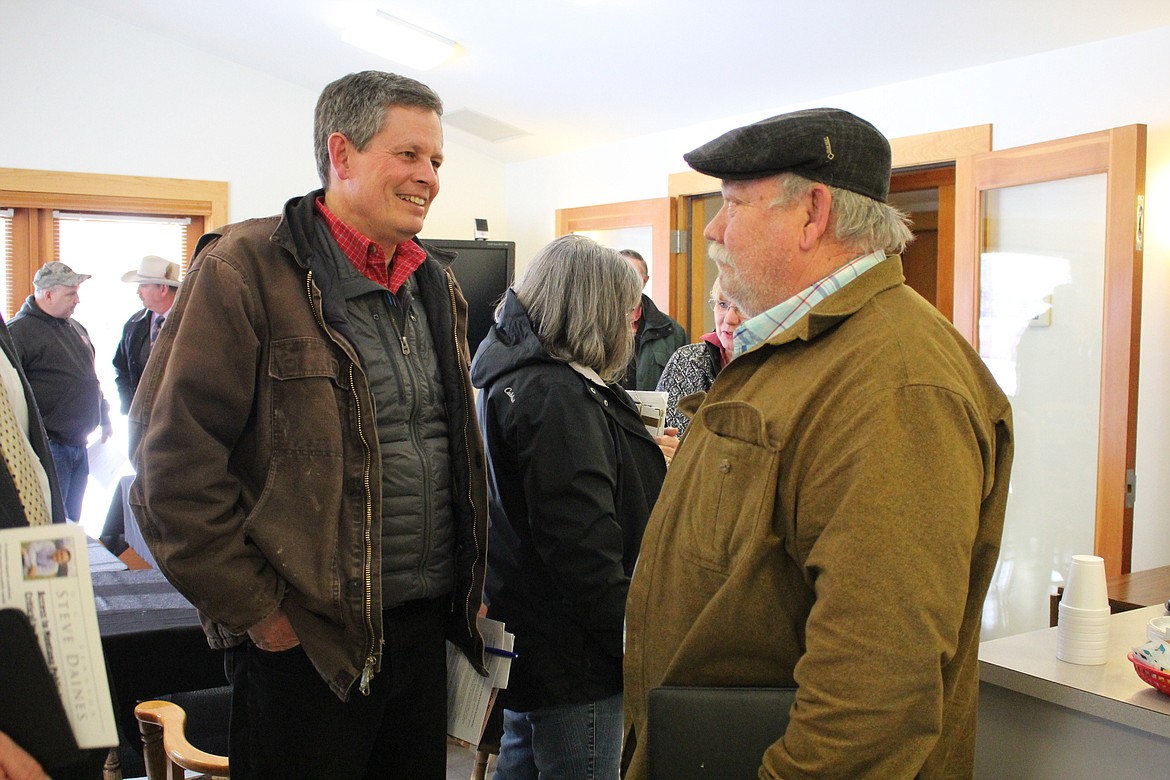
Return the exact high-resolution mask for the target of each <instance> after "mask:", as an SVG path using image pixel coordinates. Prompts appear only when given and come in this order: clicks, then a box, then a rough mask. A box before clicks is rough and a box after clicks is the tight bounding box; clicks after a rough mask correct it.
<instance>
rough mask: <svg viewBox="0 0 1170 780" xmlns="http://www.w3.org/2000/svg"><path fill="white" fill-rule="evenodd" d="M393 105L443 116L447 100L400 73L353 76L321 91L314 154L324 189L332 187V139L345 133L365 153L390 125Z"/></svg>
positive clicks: (366, 72) (314, 124)
mask: <svg viewBox="0 0 1170 780" xmlns="http://www.w3.org/2000/svg"><path fill="white" fill-rule="evenodd" d="M391 106H411V107H415V108H425V109H429V110H431V111H434V112H435V113H436V114H438V115H439V116H442V115H443V101H442V100H440V99H439V96H438V95H436V94H435V92H434V90H432V89H431V88H430V87H428V86H427V85H426V84H423V83H422V82H421V81H415V80H414V79H412V78H407V77H406V76H399V75H398V74H397V73H386V72H384V71H380V70H363V71H361V72H360V73H350V74H349V75H348V76H342V77H341V78H339V79H337V80H336V81H334V82H333V83H331V84H329V85H328V86H326V87H325V89H324V90H322V91H321V97H319V98H317V110H316V112H315V113H314V115H313V151H314V153H315V154H316V155H317V175H318V176H320V177H321V186H322V187H328V186H329V136H331V135H333V134H334V133H341V134H342V135H344V136H345V137H346V138H348V139H349V140H350V142H351V143H352V144H353V145H354V146H356V147H357V150H358V151H359V152H360V151H363V150H364V149H365V148H366V145H367V144H368V143H369V142H370V139H371V138H373V137H374V136H375V135H377V134H378V133H379V132H380V131H381V130H382V127H383V126H384V125H385V124H386V109H387V108H390V107H391Z"/></svg>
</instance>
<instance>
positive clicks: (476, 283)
mask: <svg viewBox="0 0 1170 780" xmlns="http://www.w3.org/2000/svg"><path fill="white" fill-rule="evenodd" d="M422 241H423V243H425V244H429V245H431V246H434V247H437V248H439V249H446V250H448V251H451V252H454V253H455V254H456V255H457V256H456V258H455V262H453V263H452V264H451V270H452V271H454V273H455V278H456V279H457V280H458V281H459V287H460V288H461V289H462V290H463V297H464V298H466V299H467V346H468V347H469V348H470V349H471V356H472V357H475V350H476V349H477V348H478V347H479V342H480V341H482V340H483V338H484V336H486V335H487V334H488V331H489V330H491V327H492V325H493V323H494V322H495V317H494V314H495V311H496V304H497V303H499V301H500V298H502V297H503V296H504V291H505V290H507V289H508V285H510V284H511V283H512V274H513V272H514V271H515V270H516V242H514V241H462V240H457V239H448V238H424V239H422Z"/></svg>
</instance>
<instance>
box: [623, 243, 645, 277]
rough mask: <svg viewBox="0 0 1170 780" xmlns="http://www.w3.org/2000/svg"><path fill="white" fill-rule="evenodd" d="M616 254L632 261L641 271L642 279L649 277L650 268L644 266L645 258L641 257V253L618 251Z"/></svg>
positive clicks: (625, 250) (630, 250) (627, 250)
mask: <svg viewBox="0 0 1170 780" xmlns="http://www.w3.org/2000/svg"><path fill="white" fill-rule="evenodd" d="M618 254H619V255H621V256H622V257H624V258H626V259H627V260H633V261H634V262H635V263H637V264H638V265H639V266H640V267H641V269H642V278H643V279H645V278H646V277H648V276H650V266H648V265H647V264H646V258H644V257H642V253H641V252H638V251H635V250H633V249H619V250H618Z"/></svg>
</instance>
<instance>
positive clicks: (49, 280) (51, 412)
mask: <svg viewBox="0 0 1170 780" xmlns="http://www.w3.org/2000/svg"><path fill="white" fill-rule="evenodd" d="M88 278H89V274H79V273H75V272H74V270H73V269H72V268H70V267H69V266H67V265H65V264H64V263H62V262H59V261H56V260H54V261H53V262H50V263H45V264H44V265H43V266H41V267H40V269H38V270H37V272H36V275H35V276H34V277H33V288H34V292H33V294H32V295H30V296H28V299H27V300H26V301H25V302H24V305H23V306H22V307H21V308H20V311H18V312H17V313H16V315H15V316H14V317H13V318H12V321H11V322H9V323H8V330H9V332H10V333H11V334H12V340H13V342H14V343H15V345H16V351H17V354H18V355H19V357H20V363H21V368H23V369H24V374H25V376H26V377H27V378H28V383H29V385H30V386H31V387H32V391H33V396H34V397H35V398H36V402H37V406H38V407H40V410H41V416H42V417H43V419H44V423H45V431H46V432H47V433H48V436H49V449H50V450H51V451H52V453H53V463H54V465H55V466H56V469H57V479H58V482H59V484H60V486H61V495H62V497H63V498H64V499H65V515H66V517H68V518H69V519H70V520H72V521H74V522H77V521H78V520H80V519H81V504H82V499H84V497H85V487H86V484H87V483H88V482H89V456H88V454H87V451H86V447H87V444H88V439H89V435H90V433H92V432H93V430H94V428H96V427H98V425H101V428H102V441H106V440H107V439H109V438H110V436H112V435H113V432H114V429H113V428H112V427H111V425H110V414H109V409H110V407H109V404H107V403H106V399H105V397H104V396H103V395H102V390H101V386H100V385H99V384H98V377H97V371H96V370H95V369H94V362H93V359H94V349H93V342H92V341H90V338H89V333H88V332H87V331H86V329H85V328H83V327H82V326H81V323H79V322H77V320H75V319H73V311H74V309H76V308H77V304H78V303H79V302H80V300H81V298H80V296H79V295H78V292H77V291H78V288H79V287H80V286H81V283H82V282H84V281H85V280H86V279H88Z"/></svg>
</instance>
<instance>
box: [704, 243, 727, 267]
mask: <svg viewBox="0 0 1170 780" xmlns="http://www.w3.org/2000/svg"><path fill="white" fill-rule="evenodd" d="M707 256H708V257H710V258H711V259H712V260H714V261H715V262H716V263H722V264H723V265H731V252H728V251H727V247H725V246H723V244H720V243H719V242H718V241H708V242H707Z"/></svg>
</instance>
